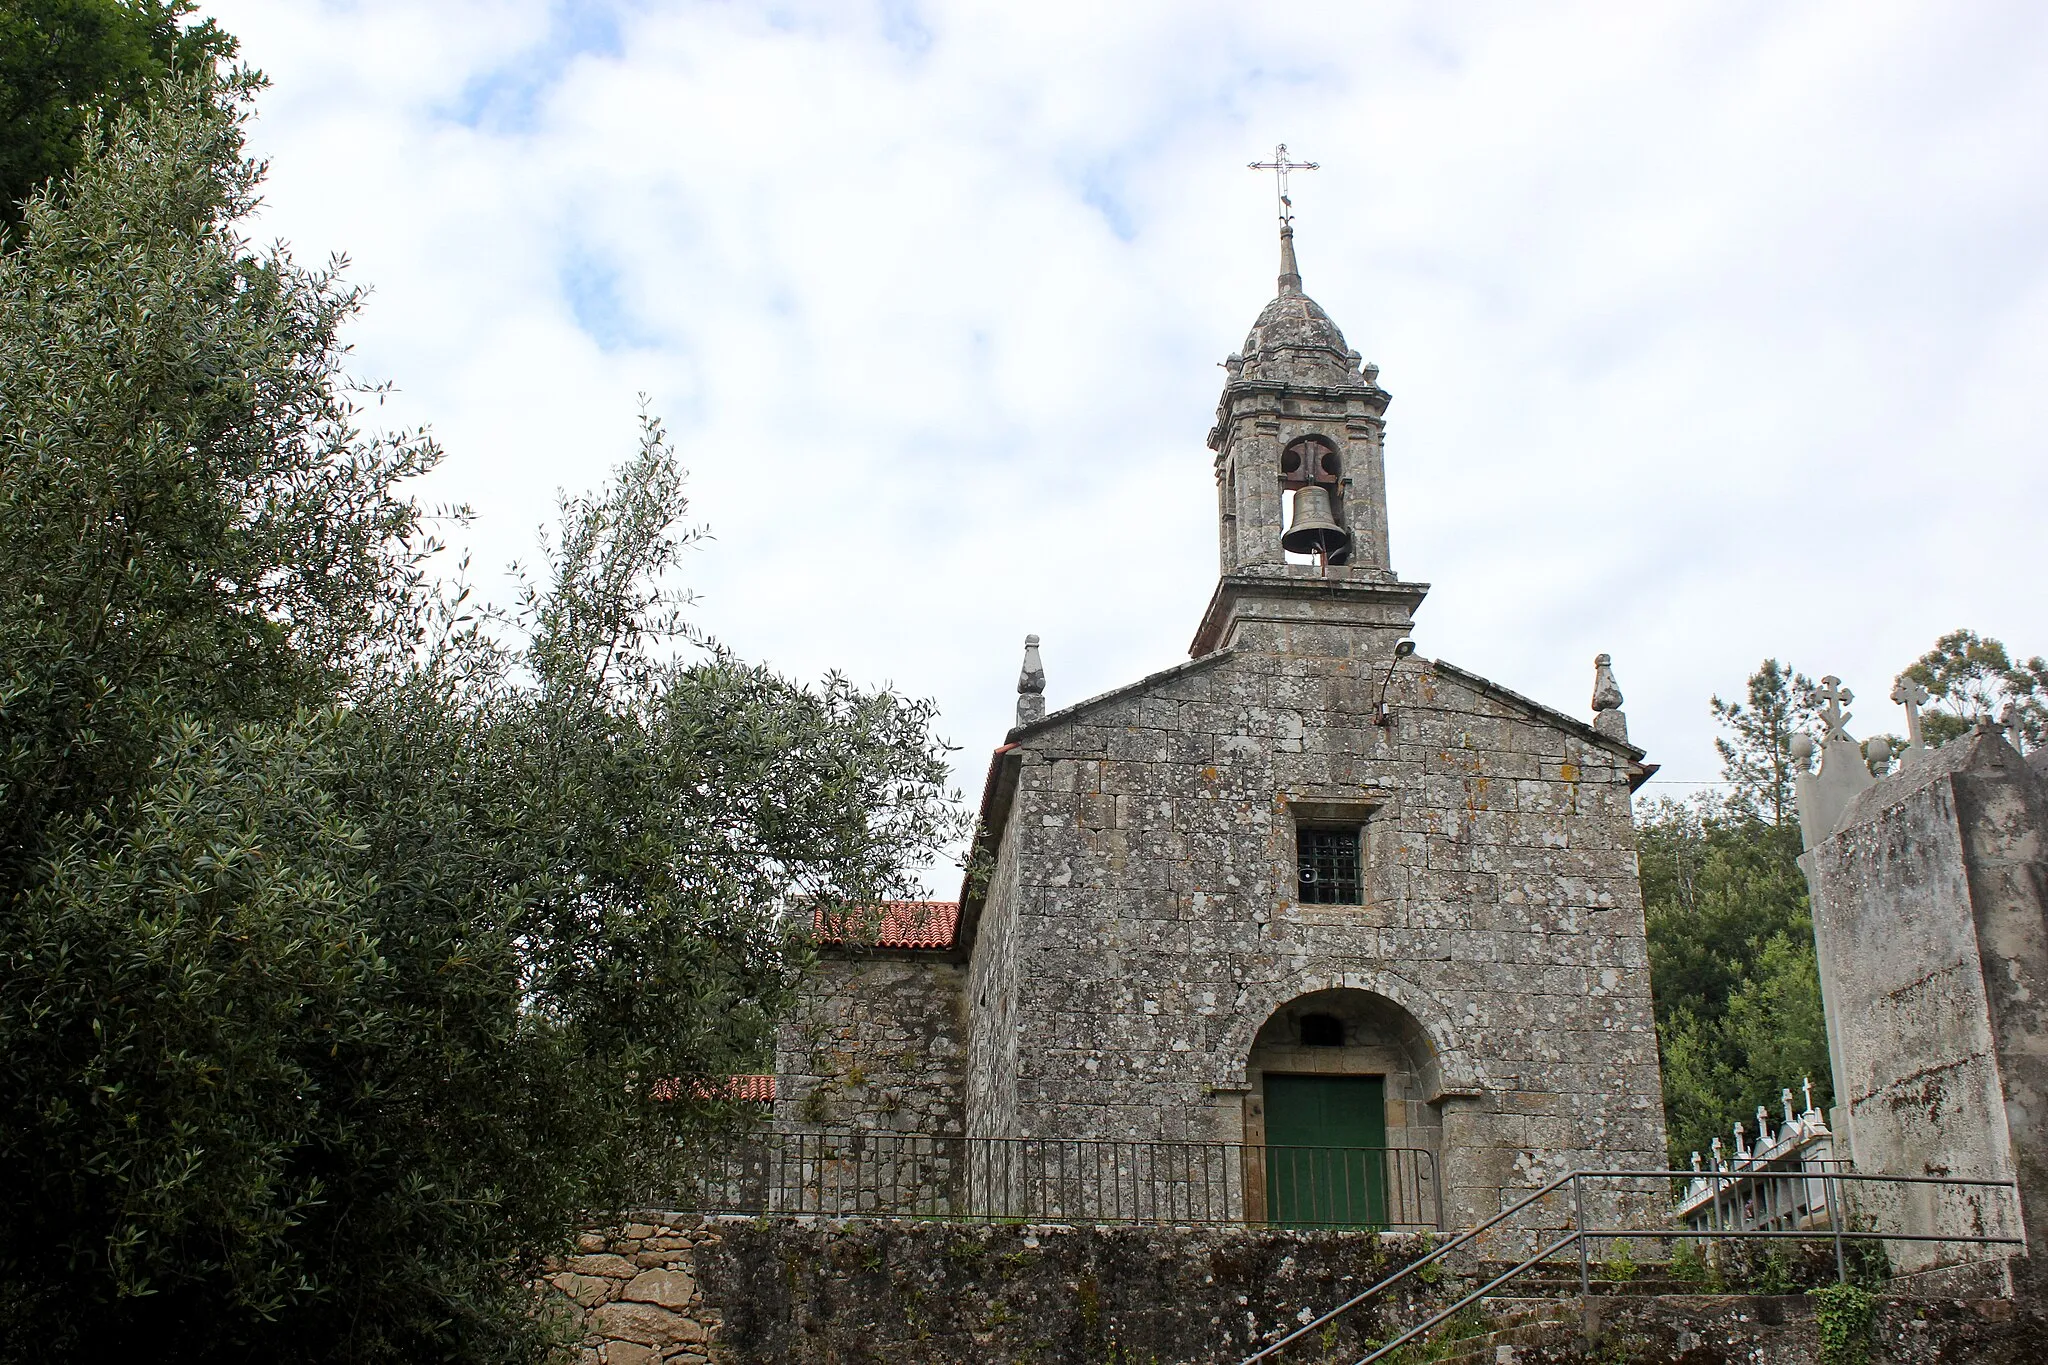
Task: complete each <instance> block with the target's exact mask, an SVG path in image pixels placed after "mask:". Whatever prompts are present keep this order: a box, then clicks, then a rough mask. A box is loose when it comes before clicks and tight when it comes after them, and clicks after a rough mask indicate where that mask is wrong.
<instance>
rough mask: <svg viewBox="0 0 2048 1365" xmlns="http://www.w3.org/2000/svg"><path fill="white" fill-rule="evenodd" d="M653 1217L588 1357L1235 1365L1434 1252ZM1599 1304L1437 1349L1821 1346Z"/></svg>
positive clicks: (635, 1239) (1948, 1310)
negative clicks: (1588, 1321) (1584, 1335)
mask: <svg viewBox="0 0 2048 1365" xmlns="http://www.w3.org/2000/svg"><path fill="white" fill-rule="evenodd" d="M637 1217H638V1218H640V1220H641V1221H638V1222H631V1223H627V1224H625V1225H624V1226H622V1227H618V1228H615V1229H612V1230H610V1231H607V1232H593V1233H590V1234H587V1235H586V1236H585V1238H584V1240H583V1244H582V1247H581V1251H580V1254H579V1255H577V1256H575V1257H573V1258H571V1259H570V1260H568V1261H566V1262H565V1263H564V1264H563V1265H562V1266H560V1267H559V1268H558V1269H557V1270H556V1272H555V1273H554V1274H553V1275H552V1276H551V1278H550V1283H551V1284H552V1286H553V1287H554V1289H555V1290H556V1291H557V1292H558V1293H559V1295H560V1296H561V1300H560V1302H561V1303H562V1304H563V1306H564V1307H566V1308H569V1309H570V1310H571V1311H573V1312H575V1313H578V1314H580V1315H581V1316H582V1320H583V1322H584V1324H585V1326H586V1329H587V1332H586V1335H585V1337H584V1339H583V1345H582V1350H581V1354H580V1357H579V1365H705V1363H706V1362H712V1361H715V1362H718V1363H719V1365H868V1363H873V1365H879V1363H880V1362H884V1361H886V1362H890V1363H891V1365H1236V1362H1238V1361H1240V1360H1242V1359H1243V1357H1244V1356H1245V1355H1246V1354H1247V1353H1248V1352H1249V1351H1251V1350H1252V1349H1255V1348H1256V1347H1257V1346H1258V1345H1260V1344H1263V1343H1265V1342H1267V1341H1270V1340H1272V1339H1273V1338H1275V1337H1277V1336H1278V1335H1280V1334H1281V1333H1283V1332H1285V1331H1287V1330H1290V1329H1292V1328H1293V1327H1294V1326H1295V1325H1296V1324H1297V1323H1299V1322H1302V1321H1306V1320H1308V1319H1309V1318H1312V1317H1313V1316H1315V1315H1316V1314H1317V1313H1319V1312H1321V1311H1323V1310H1324V1309H1327V1308H1329V1307H1331V1306H1333V1305H1335V1304H1336V1303H1338V1302H1341V1301H1342V1300H1343V1299H1345V1298H1347V1297H1349V1296H1350V1295H1351V1294H1352V1293H1355V1292H1356V1291H1357V1290H1359V1289H1361V1288H1363V1287H1364V1286H1365V1285H1367V1284H1370V1283H1371V1282H1372V1281H1373V1280H1375V1279H1378V1278H1379V1277H1380V1276H1382V1275H1384V1274H1386V1273H1387V1272H1388V1271H1390V1270H1392V1269H1393V1268H1395V1267H1397V1266H1399V1265H1401V1264H1404V1263H1406V1262H1407V1261H1408V1260H1409V1259H1411V1258H1413V1257H1414V1256H1416V1255H1418V1254H1420V1252H1421V1251H1422V1250H1423V1248H1424V1247H1425V1246H1426V1245H1427V1243H1426V1242H1425V1241H1424V1240H1423V1239H1420V1238H1415V1237H1404V1236H1378V1235H1375V1234H1372V1233H1348V1232H1328V1233H1301V1232H1276V1231H1269V1230H1265V1229H1258V1228H1158V1227H1100V1228H1081V1227H1025V1226H1017V1225H995V1226H992V1225H986V1224H958V1223H950V1224H949V1223H911V1222H878V1221H865V1220H825V1219H798V1218H738V1217H733V1218H700V1217H695V1216H688V1215H677V1214H644V1215H637ZM1472 1283H1474V1282H1473V1281H1471V1280H1469V1279H1468V1278H1461V1276H1460V1275H1459V1274H1457V1273H1446V1274H1445V1275H1444V1276H1442V1277H1441V1278H1438V1279H1435V1280H1434V1281H1433V1282H1432V1283H1430V1284H1426V1285H1416V1286H1414V1292H1413V1293H1412V1294H1409V1295H1407V1296H1404V1297H1402V1298H1399V1299H1398V1300H1396V1301H1395V1302H1394V1303H1392V1304H1390V1305H1388V1306H1387V1307H1385V1308H1384V1309H1381V1310H1379V1311H1376V1312H1373V1313H1367V1314H1363V1315H1357V1316H1355V1319H1347V1320H1345V1321H1344V1322H1343V1324H1342V1325H1341V1326H1340V1327H1339V1328H1338V1329H1337V1330H1336V1331H1334V1332H1332V1333H1330V1334H1328V1335H1327V1336H1324V1335H1322V1334H1318V1335H1317V1337H1316V1338H1315V1340H1314V1341H1313V1342H1312V1343H1310V1349H1307V1350H1305V1351H1303V1352H1301V1353H1300V1354H1298V1355H1295V1356H1292V1357H1290V1359H1289V1361H1288V1365H1330V1362H1347V1361H1352V1360H1356V1359H1357V1358H1358V1357H1359V1356H1360V1355H1363V1354H1364V1353H1365V1351H1366V1350H1367V1349H1369V1341H1370V1339H1371V1338H1372V1337H1373V1336H1375V1335H1382V1336H1383V1335H1385V1334H1387V1333H1389V1332H1390V1331H1392V1330H1393V1329H1395V1328H1396V1327H1398V1326H1404V1325H1406V1324H1408V1323H1411V1322H1414V1321H1418V1320H1419V1319H1420V1317H1421V1316H1423V1315H1424V1314H1426V1313H1427V1312H1430V1311H1434V1309H1435V1308H1436V1307H1438V1306H1440V1305H1442V1304H1444V1303H1446V1302H1448V1301H1449V1298H1448V1297H1447V1296H1450V1295H1454V1294H1456V1293H1460V1292H1463V1289H1464V1288H1466V1287H1468V1286H1469V1285H1470V1284H1472ZM1562 1303H1563V1304H1565V1305H1568V1306H1570V1307H1572V1308H1573V1309H1575V1308H1576V1300H1571V1299H1566V1300H1563V1301H1562ZM1527 1304H1528V1301H1522V1306H1523V1307H1524V1308H1525V1309H1526V1307H1527ZM1594 1305H1595V1310H1596V1312H1595V1324H1594V1326H1595V1331H1596V1342H1595V1346H1594V1349H1593V1352H1592V1354H1591V1355H1588V1354H1587V1353H1586V1352H1585V1351H1584V1350H1583V1348H1582V1342H1581V1338H1580V1335H1579V1327H1578V1319H1577V1315H1576V1312H1573V1313H1569V1314H1563V1315H1558V1316H1563V1317H1565V1318H1566V1319H1567V1320H1566V1321H1564V1322H1555V1321H1551V1322H1534V1323H1532V1324H1531V1325H1529V1326H1527V1327H1524V1328H1520V1329H1514V1328H1509V1329H1507V1330H1504V1331H1501V1332H1499V1333H1497V1334H1496V1333H1487V1334H1486V1335H1483V1336H1480V1337H1478V1338H1470V1339H1468V1340H1467V1341H1465V1342H1455V1343H1439V1344H1435V1345H1434V1346H1433V1352H1434V1353H1433V1354H1432V1355H1431V1356H1430V1358H1431V1359H1449V1360H1455V1361H1463V1360H1465V1359H1466V1358H1467V1356H1468V1355H1469V1353H1470V1352H1471V1351H1472V1350H1475V1349H1476V1350H1478V1351H1479V1352H1480V1354H1479V1355H1474V1356H1471V1357H1470V1358H1472V1359H1474V1360H1479V1361H1481V1365H1498V1362H1502V1361H1508V1362H1512V1363H1513V1365H1552V1363H1556V1365H1562V1363H1563V1362H1567V1361H1569V1362H1582V1361H1593V1360H1597V1361H1601V1362H1605V1363H1606V1365H1625V1363H1627V1362H1634V1363H1635V1365H1737V1362H1741V1365H1810V1363H1811V1362H1815V1361H1818V1360H1820V1359H1821V1357H1820V1354H1819V1352H1820V1347H1819V1338H1818V1334H1817V1330H1816V1322H1815V1314H1814V1307H1813V1302H1812V1301H1811V1300H1810V1299H1808V1298H1806V1297H1805V1296H1803V1295H1797V1294H1793V1295H1778V1296H1767V1295H1668V1296H1662V1297H1612V1298H1596V1299H1595V1301H1594ZM1491 1325H1492V1324H1491V1323H1488V1322H1477V1323H1474V1324H1473V1325H1472V1326H1471V1328H1470V1329H1469V1330H1470V1331H1480V1332H1486V1329H1487V1328H1489V1327H1490V1326H1491ZM1503 1350H1505V1351H1506V1352H1507V1353H1506V1354H1501V1352H1502V1351H1503ZM1866 1359H1867V1362H1868V1365H1951V1363H1954V1365H1962V1362H1970V1365H2032V1363H2033V1362H2038V1361H2042V1360H2048V1319H2044V1317H2043V1315H2042V1312H2041V1309H2040V1307H2039V1305H2034V1304H2029V1303H2025V1302H2020V1303H2015V1302H2013V1301H2010V1300H1990V1301H1985V1300H1974V1301H1963V1300H1931V1301H1915V1300H1904V1299H1898V1300H1891V1301H1888V1302H1886V1303H1884V1304H1883V1305H1882V1306H1881V1307H1880V1310H1879V1312H1878V1315H1877V1319H1876V1322H1875V1324H1874V1329H1873V1332H1872V1336H1871V1340H1870V1342H1869V1351H1868V1354H1867V1357H1866Z"/></svg>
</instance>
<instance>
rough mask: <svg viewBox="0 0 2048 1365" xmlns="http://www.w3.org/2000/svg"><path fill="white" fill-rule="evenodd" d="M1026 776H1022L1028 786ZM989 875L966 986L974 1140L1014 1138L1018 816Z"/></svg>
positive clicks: (968, 1098)
mask: <svg viewBox="0 0 2048 1365" xmlns="http://www.w3.org/2000/svg"><path fill="white" fill-rule="evenodd" d="M1029 780H1030V774H1029V773H1028V772H1027V773H1026V774H1025V775H1024V778H1023V781H1024V782H1025V783H1028V782H1029ZM1020 805H1021V803H1020V804H1013V805H1012V806H1011V809H1010V828H1009V829H1008V830H1006V831H1005V832H1004V838H1003V840H1002V850H1001V852H1000V853H999V854H997V856H996V865H995V868H994V870H993V871H992V872H991V873H990V874H989V883H988V895H987V899H986V901H985V902H984V903H983V906H982V911H981V925H980V929H979V932H978V933H977V934H976V936H975V943H974V952H973V956H972V959H971V961H970V963H969V965H968V970H967V981H966V1008H967V1020H968V1024H967V1053H968V1056H967V1077H966V1085H965V1091H966V1094H965V1105H966V1120H967V1131H968V1133H969V1134H970V1135H971V1136H974V1137H1010V1136H1014V1135H1016V1133H1017V1048H1018V1037H1017V1030H1018V1018H1017V991H1018V985H1017V928H1016V919H1017V867H1018V863H1017V847H1018V842H1019V839H1018V833H1017V829H1016V826H1017V824H1018V811H1019V809H1020Z"/></svg>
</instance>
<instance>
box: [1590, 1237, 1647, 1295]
mask: <svg viewBox="0 0 2048 1365" xmlns="http://www.w3.org/2000/svg"><path fill="white" fill-rule="evenodd" d="M1641 1273H1642V1267H1641V1266H1639V1265H1637V1264H1636V1253H1635V1247H1633V1246H1632V1245H1630V1243H1629V1240H1628V1238H1626V1237H1621V1238H1617V1239H1616V1240H1615V1241H1614V1243H1613V1244H1612V1245H1610V1246H1609V1247H1608V1248H1607V1256H1606V1259H1604V1260H1602V1261H1601V1262H1600V1274H1601V1276H1602V1277H1604V1278H1606V1279H1609V1280H1612V1281H1613V1282H1614V1283H1616V1284H1627V1283H1628V1282H1629V1281H1631V1280H1633V1279H1634V1278H1635V1277H1636V1276H1637V1275H1639V1274H1641Z"/></svg>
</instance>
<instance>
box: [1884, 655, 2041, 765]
mask: <svg viewBox="0 0 2048 1365" xmlns="http://www.w3.org/2000/svg"><path fill="white" fill-rule="evenodd" d="M1899 677H1900V679H1901V680H1904V679H1909V678H1910V679H1911V680H1913V681H1914V682H1917V683H1919V684H1920V685H1921V686H1922V687H1924V688H1926V689H1927V692H1928V697H1929V700H1928V704H1927V707H1926V709H1925V710H1923V711H1922V712H1921V715H1920V723H1921V728H1922V730H1923V731H1924V733H1925V735H1926V738H1927V742H1928V743H1929V744H1943V743H1946V742H1947V741H1949V740H1951V739H1954V738H1955V737H1956V736H1958V735H1960V734H1962V733H1964V732H1965V731H1967V730H1968V729H1969V728H1970V727H1971V726H1972V725H1973V724H1975V723H1976V722H1977V721H1978V720H1980V719H1985V718H1990V719H1997V720H2006V721H2008V723H2009V726H2010V729H2009V733H2010V734H2011V735H2012V737H2013V740H2014V742H2015V743H2017V744H2020V745H2022V746H2023V747H2024V748H2026V749H2028V750H2032V749H2033V748H2035V747H2036V746H2038V745H2040V744H2041V743H2043V742H2044V741H2048V659H2043V658H2042V657H2041V656H2040V655H2038V654H2037V655H2035V656H2034V657H2033V658H2031V659H2023V660H2015V659H2013V657H2012V656H2011V655H2010V654H2008V653H2007V652H2006V648H2005V646H2004V645H2003V644H2002V643H2000V642H1999V641H1997V640H1992V639H1987V638H1986V637H1984V636H1982V635H1979V634H1978V633H1977V632H1976V631H1974V630H1952V631H1950V632H1949V633H1948V634H1946V635H1944V636H1942V637H1941V638H1940V639H1938V640H1936V641H1935V642H1934V648H1933V649H1930V650H1928V651H1927V652H1926V653H1925V654H1923V655H1921V656H1920V657H1919V658H1918V659H1916V660H1915V661H1914V662H1913V663H1912V664H1911V665H1909V666H1908V667H1907V668H1906V670H1905V672H1903V673H1901V674H1900V675H1899Z"/></svg>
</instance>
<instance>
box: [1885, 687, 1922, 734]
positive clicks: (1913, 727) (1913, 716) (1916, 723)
mask: <svg viewBox="0 0 2048 1365" xmlns="http://www.w3.org/2000/svg"><path fill="white" fill-rule="evenodd" d="M1892 700H1893V701H1895V702H1897V703H1898V704H1899V705H1901V706H1903V707H1905V708H1906V747H1907V748H1909V749H1922V748H1925V747H1926V746H1925V745H1924V744H1922V743H1921V742H1920V708H1921V707H1923V706H1925V705H1927V689H1926V688H1924V687H1922V686H1921V685H1920V684H1919V682H1918V681H1917V680H1916V679H1913V678H1901V679H1899V681H1898V683H1897V685H1896V686H1894V687H1893V688H1892Z"/></svg>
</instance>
